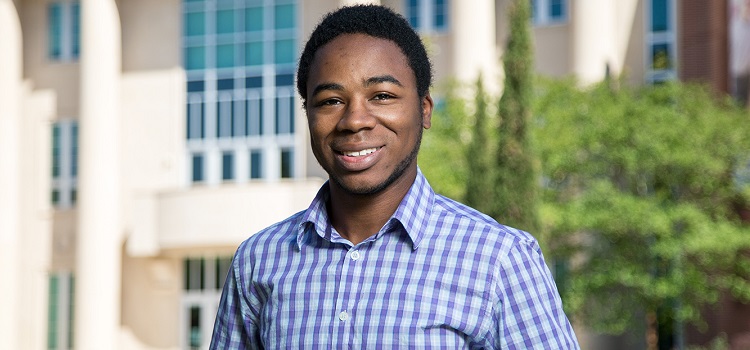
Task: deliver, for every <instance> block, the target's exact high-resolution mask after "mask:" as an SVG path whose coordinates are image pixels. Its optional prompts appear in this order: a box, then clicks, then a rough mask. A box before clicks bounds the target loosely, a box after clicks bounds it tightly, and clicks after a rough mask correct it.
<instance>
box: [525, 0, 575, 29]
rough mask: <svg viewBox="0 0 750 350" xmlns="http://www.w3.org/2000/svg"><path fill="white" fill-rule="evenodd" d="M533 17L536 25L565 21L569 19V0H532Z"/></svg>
mask: <svg viewBox="0 0 750 350" xmlns="http://www.w3.org/2000/svg"><path fill="white" fill-rule="evenodd" d="M531 18H532V20H533V21H534V24H536V25H549V24H557V23H562V22H565V21H566V20H567V19H568V1H567V0H532V1H531Z"/></svg>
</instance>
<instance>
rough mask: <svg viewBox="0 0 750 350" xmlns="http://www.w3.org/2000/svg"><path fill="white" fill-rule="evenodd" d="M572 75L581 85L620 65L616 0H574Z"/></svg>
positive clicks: (572, 1)
mask: <svg viewBox="0 0 750 350" xmlns="http://www.w3.org/2000/svg"><path fill="white" fill-rule="evenodd" d="M570 3H571V5H572V6H571V7H572V14H571V15H572V17H571V18H572V25H573V40H572V41H573V60H572V65H573V67H572V69H573V73H574V74H575V75H576V76H577V77H578V79H579V80H580V82H581V83H583V84H590V83H594V82H597V81H601V80H602V79H604V77H605V73H606V71H607V65H609V66H610V69H613V68H615V65H617V63H618V60H617V55H616V46H617V43H616V41H617V35H616V24H617V21H616V19H617V18H616V13H615V3H614V1H613V0H571V1H570ZM613 73H615V72H613Z"/></svg>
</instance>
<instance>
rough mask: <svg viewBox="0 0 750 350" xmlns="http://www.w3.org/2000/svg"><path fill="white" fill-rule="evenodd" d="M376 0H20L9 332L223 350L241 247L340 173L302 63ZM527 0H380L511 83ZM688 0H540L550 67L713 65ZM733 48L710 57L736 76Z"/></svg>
mask: <svg viewBox="0 0 750 350" xmlns="http://www.w3.org/2000/svg"><path fill="white" fill-rule="evenodd" d="M356 2H357V1H351V0H315V1H313V0H160V1H153V0H0V52H2V55H0V276H1V277H2V280H3V283H2V284H3V286H4V287H3V288H0V310H2V312H0V347H1V348H3V349H73V348H75V349H103V348H106V349H203V348H206V347H207V344H208V340H209V337H210V333H211V328H212V325H213V320H214V314H215V310H216V306H217V304H218V297H219V294H220V291H221V286H222V284H223V280H224V277H225V273H226V269H227V266H228V264H229V261H230V259H231V255H232V253H233V252H234V250H235V249H236V247H237V245H238V244H239V243H240V242H241V241H242V240H244V239H245V238H247V237H248V236H249V235H251V234H252V233H254V232H256V231H258V230H259V229H261V228H263V227H265V226H267V225H269V224H271V223H273V222H275V221H278V220H280V219H282V218H284V217H286V216H288V215H290V214H292V213H294V212H296V211H299V210H302V209H304V208H306V207H307V205H308V204H309V202H310V200H311V199H312V197H313V196H314V194H315V193H316V191H317V189H318V187H319V186H320V185H321V184H322V183H323V181H324V178H325V173H324V172H323V171H322V170H321V169H320V168H319V166H318V165H317V163H316V161H315V159H314V157H313V156H312V154H311V152H310V151H309V147H308V142H309V141H308V136H307V133H306V132H307V127H306V121H305V116H304V113H303V112H302V110H301V108H300V103H299V100H298V98H297V96H296V95H295V89H294V73H295V68H296V67H295V61H296V58H297V56H298V54H299V51H300V47H301V45H302V44H303V43H304V40H305V39H306V38H307V36H308V35H309V33H310V31H311V30H312V28H313V27H314V25H315V24H316V23H317V22H318V21H319V19H320V17H321V16H322V15H323V14H324V13H326V12H328V11H330V10H332V9H334V8H336V7H338V6H341V5H346V4H351V3H356ZM376 2H377V1H376ZM508 2H509V1H508V0H472V1H458V0H382V1H379V3H381V4H383V5H387V6H390V7H392V8H394V9H395V10H397V11H398V12H400V13H403V14H404V15H405V17H407V18H408V19H409V21H410V22H411V23H412V24H413V25H414V27H415V28H417V29H418V30H419V31H420V33H422V34H423V36H424V38H425V41H426V43H427V46H428V49H429V51H430V54H431V55H432V57H433V59H434V66H435V70H436V75H437V76H436V78H437V82H438V85H439V84H440V82H442V81H446V80H448V79H452V78H457V79H458V80H460V81H464V82H470V81H472V80H474V79H475V78H476V76H477V75H478V74H479V72H482V74H484V76H485V77H496V78H498V79H486V80H488V81H499V78H501V76H502V72H501V69H500V66H499V64H498V63H499V57H500V55H501V51H502V47H503V46H504V40H505V38H506V35H507V33H506V32H507V29H506V27H505V26H504V18H505V16H506V11H507V4H508ZM720 2H723V1H720ZM681 3H682V2H678V1H675V0H617V1H615V0H536V1H533V4H534V15H533V18H532V19H531V20H533V22H534V25H535V27H534V36H535V45H536V54H537V61H536V66H537V69H538V71H539V72H540V73H541V74H546V75H551V76H564V75H576V76H578V77H579V78H580V79H582V80H583V81H584V82H593V81H597V80H600V79H602V78H603V77H604V76H606V75H607V74H620V73H623V74H626V76H627V77H628V80H629V81H632V82H633V83H634V84H646V83H651V82H658V81H661V80H665V79H675V78H678V77H681V76H682V75H684V76H686V77H688V76H689V77H693V76H694V75H693V74H694V73H693V71H691V70H689V69H688V67H689V66H690V65H689V64H688V63H685V64H681V63H680V62H681V57H682V56H680V55H681V54H682V53H683V52H685V53H686V55H687V53H689V52H692V51H690V50H689V47H690V44H691V42H690V41H689V40H688V41H687V42H686V40H687V39H685V37H683V36H681V35H680V33H681V31H680V28H681V26H680V20H681V18H682V17H680V15H678V14H680V13H681V12H680V8H681V7H680V5H679V4H681ZM685 3H691V4H693V3H695V1H685ZM712 4H713V2H712ZM725 6H726V5H725ZM685 8H688V7H687V6H685ZM716 11H717V13H719V15H720V12H721V9H720V8H719V9H718V10H716ZM711 23H712V24H711V25H715V26H716V27H717V28H720V27H721V25H720V24H721V20H720V19H717V20H716V21H715V22H711ZM716 23H718V24H716ZM711 28H713V27H711ZM719 31H721V30H720V29H719ZM720 35H721V34H720ZM683 39H684V40H683ZM724 42H726V38H725V37H724ZM719 45H723V44H719ZM697 51H698V52H697V53H691V54H695V55H699V54H700V52H702V50H697ZM712 52H713V51H712ZM722 57H723V56H720V55H719V56H716V57H714V56H711V60H712V61H711V62H714V63H715V64H716V65H717V67H718V68H717V71H718V73H713V71H712V73H711V74H708V73H706V74H707V76H710V77H714V75H712V74H715V75H716V76H720V77H719V78H716V79H717V81H718V82H719V84H724V85H721V86H724V87H726V89H729V87H728V85H727V84H728V83H727V82H726V79H727V78H726V77H722V74H724V73H721V72H722V71H726V69H725V66H722V65H726V62H725V61H722V60H723V58H722ZM691 62H692V61H691ZM683 67H684V69H683ZM690 67H691V66H690ZM699 75H700V74H699ZM711 79H714V78H711ZM711 81H713V80H711ZM490 85H492V84H490ZM497 86H500V84H499V83H497ZM497 86H495V87H494V88H495V89H497ZM491 88H492V86H491Z"/></svg>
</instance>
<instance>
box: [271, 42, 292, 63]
mask: <svg viewBox="0 0 750 350" xmlns="http://www.w3.org/2000/svg"><path fill="white" fill-rule="evenodd" d="M294 59H295V57H294V40H288V39H285V40H276V45H275V47H274V62H275V63H294Z"/></svg>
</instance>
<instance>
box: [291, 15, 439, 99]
mask: <svg viewBox="0 0 750 350" xmlns="http://www.w3.org/2000/svg"><path fill="white" fill-rule="evenodd" d="M357 33H360V34H366V35H369V36H372V37H376V38H382V39H386V40H390V41H392V42H394V43H395V44H396V45H397V46H398V47H399V48H400V49H401V51H402V52H403V54H404V55H405V56H406V58H407V60H408V62H409V67H410V68H411V70H412V72H413V73H414V76H415V77H416V81H417V90H418V93H419V96H420V97H424V96H425V95H426V94H427V92H428V91H429V89H430V85H432V65H431V64H430V60H429V58H428V57H427V51H426V50H425V47H424V44H422V40H421V39H420V38H419V35H418V34H417V33H416V32H415V31H414V29H412V28H411V26H410V25H409V23H408V22H407V21H406V19H404V18H403V17H402V16H401V15H399V14H397V13H395V12H393V10H391V9H389V8H386V7H382V6H376V5H357V6H351V7H344V8H341V9H339V10H337V11H334V12H331V13H329V14H327V15H326V16H325V17H324V18H323V20H322V21H321V22H320V24H318V26H317V27H316V28H315V30H314V31H313V32H312V34H311V35H310V39H308V41H307V44H305V48H304V50H303V51H302V55H301V56H300V59H299V66H298V68H297V92H299V94H300V97H301V98H302V101H303V102H304V103H305V105H306V104H307V103H306V101H307V97H308V96H307V79H308V78H309V75H310V65H311V64H312V61H313V59H314V58H315V54H316V53H317V52H318V49H320V48H321V47H322V46H324V45H325V44H327V43H329V42H331V40H333V39H335V38H336V37H338V36H340V35H342V34H357Z"/></svg>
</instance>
